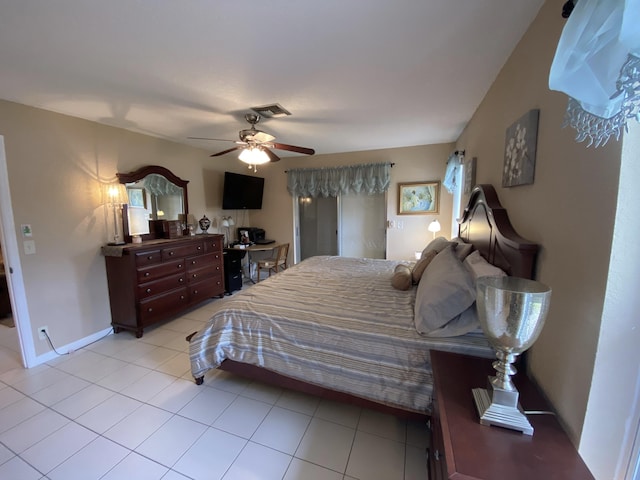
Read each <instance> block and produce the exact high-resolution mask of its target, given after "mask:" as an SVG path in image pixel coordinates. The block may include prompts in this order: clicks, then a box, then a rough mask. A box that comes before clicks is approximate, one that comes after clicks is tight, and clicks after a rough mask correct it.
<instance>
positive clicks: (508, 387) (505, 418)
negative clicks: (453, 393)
mask: <svg viewBox="0 0 640 480" xmlns="http://www.w3.org/2000/svg"><path fill="white" fill-rule="evenodd" d="M476 289H477V297H476V305H477V309H478V318H479V320H480V326H481V327H482V330H483V331H484V334H485V335H486V337H487V338H488V339H489V343H491V346H492V347H493V348H494V350H495V351H496V357H497V358H498V360H497V361H495V362H493V368H495V369H496V372H497V374H496V375H495V376H490V377H489V378H488V388H487V389H484V388H474V389H473V397H474V399H475V402H476V407H477V409H478V414H479V415H480V423H481V424H483V425H497V426H500V427H505V428H510V429H513V430H519V431H521V432H522V433H524V434H526V435H533V427H532V426H531V423H529V420H528V419H527V417H526V416H525V414H524V412H523V411H522V408H521V407H520V404H519V403H518V390H517V389H516V387H515V385H514V384H513V382H512V381H511V375H514V374H515V373H516V372H517V370H516V369H515V367H514V366H513V365H512V363H513V362H514V361H515V359H516V357H517V356H518V355H520V354H521V353H522V352H524V351H525V350H527V349H528V348H530V347H531V345H533V343H534V342H535V341H536V340H537V338H538V336H539V335H540V332H541V331H542V327H543V325H544V321H545V319H546V316H547V312H548V311H549V301H550V299H551V289H550V288H549V287H547V286H546V285H544V284H542V283H540V282H536V281H534V280H527V279H524V278H517V277H482V278H479V279H478V282H477V284H476Z"/></svg>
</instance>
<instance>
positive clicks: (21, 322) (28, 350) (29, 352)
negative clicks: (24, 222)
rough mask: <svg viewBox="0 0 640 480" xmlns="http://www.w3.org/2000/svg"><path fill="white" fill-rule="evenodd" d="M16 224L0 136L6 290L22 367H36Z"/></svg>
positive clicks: (0, 232) (0, 205)
mask: <svg viewBox="0 0 640 480" xmlns="http://www.w3.org/2000/svg"><path fill="white" fill-rule="evenodd" d="M14 225H15V221H14V218H13V205H12V203H11V188H10V186H9V172H8V169H7V157H6V153H5V148H4V136H2V135H0V243H1V245H2V252H3V257H4V262H5V270H6V272H7V288H8V289H9V299H10V301H11V311H12V314H13V319H14V322H15V324H16V328H17V332H18V342H19V343H20V352H21V355H22V364H23V366H25V367H26V368H29V367H32V366H35V365H36V354H35V345H34V343H33V336H32V335H31V319H30V318H29V308H28V305H27V296H26V290H25V288H24V280H23V276H22V264H21V263H20V250H19V247H18V238H17V235H16V229H15V227H14Z"/></svg>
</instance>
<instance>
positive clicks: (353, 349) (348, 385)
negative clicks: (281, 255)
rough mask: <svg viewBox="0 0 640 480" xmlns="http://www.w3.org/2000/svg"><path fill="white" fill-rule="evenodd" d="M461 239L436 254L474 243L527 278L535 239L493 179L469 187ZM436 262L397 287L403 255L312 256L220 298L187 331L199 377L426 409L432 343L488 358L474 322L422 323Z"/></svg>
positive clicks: (389, 408)
mask: <svg viewBox="0 0 640 480" xmlns="http://www.w3.org/2000/svg"><path fill="white" fill-rule="evenodd" d="M442 240H444V239H442ZM457 241H458V243H457V244H456V245H453V244H448V246H446V247H444V248H446V250H444V251H443V253H442V255H441V254H440V253H438V254H437V255H435V254H434V255H432V257H433V256H435V257H436V258H438V260H437V261H440V258H441V257H443V256H444V252H445V251H448V252H449V253H447V255H449V256H453V255H455V253H454V252H455V251H456V249H458V250H457V251H460V250H459V249H460V248H463V249H465V250H477V251H478V252H479V254H480V255H481V256H482V257H483V259H484V260H486V262H488V263H489V264H491V265H492V266H495V267H497V268H499V269H500V270H501V271H503V272H505V273H506V274H509V275H514V276H520V277H525V278H533V275H534V269H535V258H536V255H537V251H538V246H537V245H536V244H534V243H531V242H528V241H526V240H524V239H523V238H521V237H520V236H518V235H517V233H516V232H515V231H514V229H513V228H512V226H511V224H510V222H509V219H508V216H507V214H506V212H505V211H504V209H503V208H502V207H501V206H500V203H499V201H498V198H497V195H496V193H495V190H494V189H493V187H491V186H490V185H479V186H477V187H476V188H475V189H474V190H473V192H472V193H471V196H470V200H469V203H468V205H467V207H466V208H465V211H464V214H463V217H462V220H461V222H460V226H459V238H458V240H457ZM428 243H429V245H432V243H431V242H428ZM433 243H434V244H435V243H436V242H433ZM445 243H447V242H445ZM429 245H427V247H429ZM443 245H444V244H443ZM426 251H427V249H425V252H426ZM477 255H478V254H476V256H477ZM462 260H463V259H462V258H460V260H459V263H460V264H461V265H462ZM437 261H436V260H435V259H434V260H433V261H432V262H431V263H430V264H428V266H427V267H426V270H425V273H424V276H422V279H421V280H419V282H418V285H417V286H412V287H410V288H407V289H402V290H400V289H398V288H394V287H393V286H392V280H393V279H394V274H395V272H396V271H397V269H396V267H397V266H398V265H400V264H403V263H406V262H400V261H392V260H374V259H361V258H344V257H333V256H319V257H312V258H309V259H306V260H304V261H302V262H300V263H298V264H297V265H294V266H292V267H290V268H288V269H287V270H285V271H283V272H280V273H278V274H277V275H275V276H272V277H270V278H269V279H267V280H265V281H263V282H260V283H258V284H257V285H254V286H251V287H250V288H248V289H246V290H243V291H241V292H238V293H236V294H234V295H233V296H231V297H226V298H225V299H223V300H219V301H217V302H216V310H215V311H214V313H213V314H212V317H211V319H210V320H209V321H208V322H207V324H206V325H205V327H204V328H203V329H201V330H200V331H198V332H195V333H194V334H192V335H190V336H189V337H188V339H189V342H190V346H189V354H190V360H191V372H192V374H193V376H194V378H195V379H196V383H198V384H201V383H202V382H203V381H204V377H205V375H206V373H207V372H209V371H210V370H212V369H218V368H219V369H222V370H226V371H229V372H232V373H236V374H239V375H242V376H245V377H249V378H252V379H257V380H260V381H263V382H267V383H270V384H274V385H278V386H282V387H286V388H292V389H296V390H300V391H303V392H306V393H311V394H315V395H320V396H322V397H326V398H331V399H335V400H340V401H347V402H350V403H355V404H358V405H361V406H366V407H370V408H375V409H378V410H382V411H386V412H389V413H393V414H395V415H401V416H405V417H424V416H427V415H429V414H430V408H431V394H432V377H431V367H430V359H429V351H430V350H432V349H437V350H445V351H452V352H460V353H466V354H471V355H476V356H480V357H488V358H491V357H493V352H492V350H491V348H490V346H489V344H488V342H487V340H486V338H485V337H484V335H483V334H482V332H481V330H480V329H479V328H474V329H470V330H469V331H466V330H465V333H463V334H460V335H455V336H432V335H424V332H422V333H420V332H419V331H418V330H419V328H418V327H417V325H418V323H417V322H418V320H417V313H416V312H418V310H420V309H422V307H421V305H423V302H424V295H425V293H424V292H425V291H426V287H425V285H424V283H425V282H426V281H425V278H426V277H427V276H429V275H431V277H430V278H431V281H432V282H433V278H434V277H433V275H435V274H433V273H427V272H431V269H432V268H434V269H435V267H434V266H435V265H436V262H437ZM454 261H455V260H454ZM398 268H400V269H403V268H405V267H398ZM443 283H446V282H443ZM416 298H418V300H419V302H420V304H419V305H420V308H418V305H416ZM472 310H474V305H472V306H470V307H469V308H468V309H467V310H466V311H465V312H468V311H472Z"/></svg>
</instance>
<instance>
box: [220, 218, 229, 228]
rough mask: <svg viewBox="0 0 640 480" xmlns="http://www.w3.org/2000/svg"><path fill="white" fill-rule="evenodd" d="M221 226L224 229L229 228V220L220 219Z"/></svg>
mask: <svg viewBox="0 0 640 480" xmlns="http://www.w3.org/2000/svg"><path fill="white" fill-rule="evenodd" d="M222 226H223V227H225V228H226V227H228V226H229V220H227V218H226V217H222Z"/></svg>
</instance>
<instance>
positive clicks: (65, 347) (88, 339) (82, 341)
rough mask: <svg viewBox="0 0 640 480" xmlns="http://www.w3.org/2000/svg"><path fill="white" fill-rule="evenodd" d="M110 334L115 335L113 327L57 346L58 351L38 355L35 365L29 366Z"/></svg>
mask: <svg viewBox="0 0 640 480" xmlns="http://www.w3.org/2000/svg"><path fill="white" fill-rule="evenodd" d="M108 335H113V328H112V327H109V328H106V329H104V330H101V331H100V332H96V333H93V334H91V335H89V336H88V337H84V338H81V339H80V340H76V341H75V342H72V343H69V344H68V345H63V346H61V347H58V346H56V350H57V351H58V353H56V352H54V351H53V350H50V351H49V352H47V353H43V354H42V355H38V356H37V357H36V358H35V359H34V363H33V365H30V366H29V368H33V367H37V366H38V365H42V364H43V363H46V362H48V361H50V360H53V359H55V358H58V357H60V356H64V355H69V354H72V353H73V352H75V351H77V350H80V349H81V348H84V347H86V346H87V345H89V344H91V343H93V342H95V341H97V340H100V339H101V338H103V337H106V336H108ZM54 346H55V345H54Z"/></svg>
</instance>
